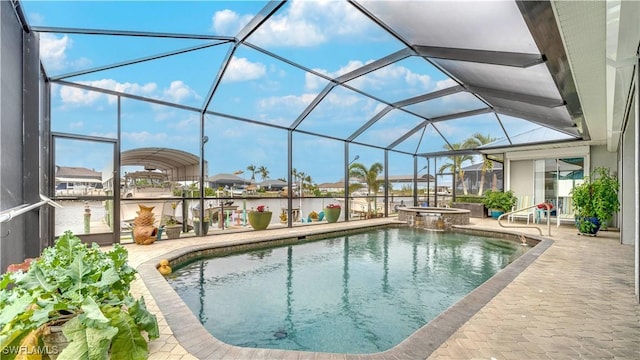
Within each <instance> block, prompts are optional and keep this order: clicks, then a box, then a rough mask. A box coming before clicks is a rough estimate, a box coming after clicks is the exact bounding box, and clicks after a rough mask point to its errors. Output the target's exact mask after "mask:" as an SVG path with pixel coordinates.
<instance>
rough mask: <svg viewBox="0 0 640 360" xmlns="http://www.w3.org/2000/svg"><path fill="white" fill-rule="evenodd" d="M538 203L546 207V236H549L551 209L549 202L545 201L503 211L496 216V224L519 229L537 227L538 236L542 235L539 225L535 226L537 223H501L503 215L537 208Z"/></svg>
mask: <svg viewBox="0 0 640 360" xmlns="http://www.w3.org/2000/svg"><path fill="white" fill-rule="evenodd" d="M540 205H542V206H544V207H545V208H546V210H547V216H546V218H547V232H548V234H549V235H548V236H551V216H549V215H550V214H551V212H550V211H551V206H550V205H549V204H547V203H540V204H536V205H531V206H527V207H523V208H522V209H517V210H513V211H509V212H508V213H504V214H502V215H500V216H499V217H498V225H500V227H503V228H520V229H521V228H534V229H537V230H538V231H539V232H540V236H543V235H542V229H540V227H539V226H537V225H529V224H527V225H524V224H522V225H503V224H502V218H503V217H505V216H509V215H511V214H514V213H518V212H521V211H524V210H529V209H533V208H537V207H538V206H540Z"/></svg>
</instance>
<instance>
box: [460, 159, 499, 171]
mask: <svg viewBox="0 0 640 360" xmlns="http://www.w3.org/2000/svg"><path fill="white" fill-rule="evenodd" d="M462 170H464V171H481V170H482V163H481V162H480V163H477V164H473V165H469V166H465V167H463V168H462ZM493 171H502V163H499V162H497V161H494V162H493Z"/></svg>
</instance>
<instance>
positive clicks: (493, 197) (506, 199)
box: [482, 190, 518, 219]
mask: <svg viewBox="0 0 640 360" xmlns="http://www.w3.org/2000/svg"><path fill="white" fill-rule="evenodd" d="M517 201H518V199H517V198H516V197H515V196H514V194H513V191H511V190H509V191H493V190H487V191H486V192H485V193H484V200H483V201H482V203H483V204H484V206H486V207H487V209H489V211H491V217H492V218H494V219H497V218H498V217H500V215H502V214H504V213H506V212H508V211H511V209H513V207H514V206H515V205H516V202H517Z"/></svg>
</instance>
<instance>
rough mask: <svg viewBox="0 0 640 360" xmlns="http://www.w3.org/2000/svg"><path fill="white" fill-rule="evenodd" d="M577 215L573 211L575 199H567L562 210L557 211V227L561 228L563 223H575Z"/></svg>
mask: <svg viewBox="0 0 640 360" xmlns="http://www.w3.org/2000/svg"><path fill="white" fill-rule="evenodd" d="M575 217H576V214H575V212H574V211H573V199H572V198H570V197H567V198H565V199H564V201H563V204H562V208H559V209H558V210H557V217H556V220H557V222H558V225H557V226H560V224H562V223H563V222H565V223H575V220H576V219H575Z"/></svg>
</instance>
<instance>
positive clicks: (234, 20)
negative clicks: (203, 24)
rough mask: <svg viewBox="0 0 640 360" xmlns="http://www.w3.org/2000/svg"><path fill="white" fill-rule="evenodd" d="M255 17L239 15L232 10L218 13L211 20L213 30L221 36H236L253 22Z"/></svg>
mask: <svg viewBox="0 0 640 360" xmlns="http://www.w3.org/2000/svg"><path fill="white" fill-rule="evenodd" d="M252 18H253V15H250V14H245V15H242V16H241V15H239V14H237V13H236V12H235V11H232V10H228V9H227V10H222V11H216V13H215V14H213V17H212V18H211V22H212V26H211V30H213V32H214V33H215V34H216V35H220V36H235V35H236V34H238V32H239V31H240V30H241V29H242V28H243V27H244V26H245V25H246V24H248V23H249V21H251V19H252Z"/></svg>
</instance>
